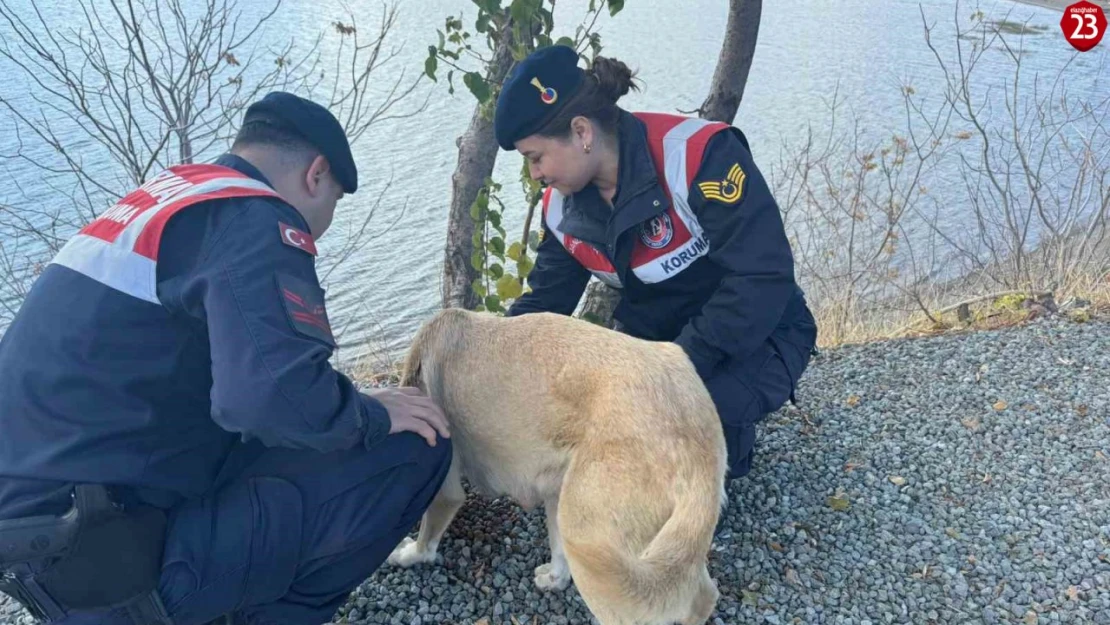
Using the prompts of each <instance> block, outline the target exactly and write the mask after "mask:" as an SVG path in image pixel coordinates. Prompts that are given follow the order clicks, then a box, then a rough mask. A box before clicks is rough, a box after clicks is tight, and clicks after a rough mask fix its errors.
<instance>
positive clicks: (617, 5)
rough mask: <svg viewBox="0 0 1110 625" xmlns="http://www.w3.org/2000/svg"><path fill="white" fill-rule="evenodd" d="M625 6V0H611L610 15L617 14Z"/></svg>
mask: <svg viewBox="0 0 1110 625" xmlns="http://www.w3.org/2000/svg"><path fill="white" fill-rule="evenodd" d="M623 8H624V0H609V15H611V16H612V15H616V14H617V13H620V11H621V9H623Z"/></svg>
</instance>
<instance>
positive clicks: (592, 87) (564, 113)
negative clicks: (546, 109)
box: [536, 56, 639, 137]
mask: <svg viewBox="0 0 1110 625" xmlns="http://www.w3.org/2000/svg"><path fill="white" fill-rule="evenodd" d="M634 77H635V73H634V72H633V71H632V70H630V69H628V66H627V65H625V64H624V63H622V62H620V61H618V60H616V59H611V58H606V57H603V56H599V57H597V58H595V59H594V63H593V67H592V68H590V69H587V70H586V79H585V81H583V83H582V87H581V88H580V89H579V90H578V93H575V94H574V97H572V98H571V100H570V101H569V102H567V104H566V105H565V106H563V108H562V110H561V111H559V113H558V114H556V115H555V117H553V118H552V119H551V121H549V122H547V123H546V124H544V126H543V127H542V128H540V129H539V130H538V131H536V134H539V135H540V136H544V137H565V136H567V135H569V134H570V121H571V120H572V119H574V118H575V117H578V116H582V117H587V118H589V119H590V120H592V121H593V122H595V123H597V124H598V125H600V126H601V128H602V130H603V131H604V133H605V134H606V135H609V136H614V135H616V132H617V119H618V117H619V115H620V108H618V107H617V100H619V99H620V98H621V96H623V95H624V94H626V93H628V91H629V89H634V90H637V91H639V88H638V87H637V86H636V85H635V84H633V82H632V81H633V79H634Z"/></svg>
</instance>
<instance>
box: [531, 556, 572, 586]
mask: <svg viewBox="0 0 1110 625" xmlns="http://www.w3.org/2000/svg"><path fill="white" fill-rule="evenodd" d="M569 583H570V571H569V570H568V569H567V568H566V567H565V566H562V567H556V566H555V565H554V564H552V563H551V562H548V563H547V564H541V565H539V566H537V567H536V588H539V589H540V590H566V587H567V584H569Z"/></svg>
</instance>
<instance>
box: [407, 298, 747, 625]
mask: <svg viewBox="0 0 1110 625" xmlns="http://www.w3.org/2000/svg"><path fill="white" fill-rule="evenodd" d="M401 385H402V386H415V387H418V388H419V389H421V390H422V391H424V392H425V393H427V394H428V395H429V396H430V397H431V398H432V399H433V400H434V401H435V402H436V403H437V404H438V405H439V406H440V407H441V408H442V409H443V411H444V413H445V414H446V416H447V420H448V423H449V425H450V427H451V440H452V444H453V449H454V454H453V460H452V463H451V467H450V469H449V471H448V474H447V477H446V479H445V481H444V483H443V485H442V486H441V488H440V490H439V492H438V494H437V495H436V497H435V498H434V500H433V501H432V503H431V504H430V506H429V507H428V509H427V510H426V511H425V514H424V516H423V518H422V519H421V522H420V530H419V534H418V537H417V538H416V539H415V540H413V539H412V538H411V537H407V538H405V539H404V540H403V541H402V542H401V543H400V544H399V545H398V546H397V547H396V548H395V549H394V551H393V553H392V554H391V555H390V556H389V563H390V564H392V565H395V566H401V567H409V566H412V565H415V564H418V563H426V562H432V561H434V560H435V557H436V550H437V548H438V546H439V542H440V539H441V538H442V536H443V534H444V531H445V530H446V528H447V526H448V525H449V524H450V522H451V519H452V518H453V517H454V516H455V514H456V512H458V510H459V508H460V507H461V506H462V505H463V502H464V500H465V498H466V493H465V491H464V487H463V480H464V479H465V480H466V481H467V482H468V483H469V484H470V485H471V487H472V488H474V489H475V490H476V491H477V492H479V493H482V494H484V495H487V496H494V497H496V496H508V497H510V498H511V499H512V500H514V501H515V502H516V503H517V504H518V505H520V506H521V508H523V509H525V510H532V509H534V508H535V507H536V506H538V505H541V504H542V505H543V507H544V509H545V513H546V522H547V531H548V539H549V542H550V547H551V561H550V562H549V563H547V564H544V565H542V566H539V567H537V568H536V569H535V584H536V586H537V587H539V588H540V589H542V590H563V589H565V588H566V587H567V585H568V584H569V583H570V582H571V581H572V580H573V582H574V584H575V586H576V588H577V589H578V591H579V593H580V594H581V596H582V598H583V600H585V602H586V605H587V607H588V608H589V610H590V611H591V612H592V613H593V615H594V617H595V618H596V619H597V621H598V622H599V623H600V625H633V624H635V625H656V624H658V625H670V624H672V623H681V624H682V625H699V624H701V623H705V622H706V621H707V620H708V619H709V617H710V615H711V614H712V613H713V610H714V609H715V606H716V604H717V600H718V598H719V596H720V594H719V591H718V590H717V585H716V583H715V582H714V581H713V579H712V577H710V574H709V569H708V566H707V562H708V552H709V549H710V545H711V543H712V540H713V533H714V529H715V526H716V524H717V521H718V518H719V516H720V514H721V512H722V510H723V508H724V506H725V502H726V497H725V472H726V468H727V464H726V448H725V439H724V434H723V431H722V429H721V425H720V421H719V420H718V415H717V411H716V407H715V405H714V403H713V400H712V398H711V397H710V396H709V392H708V391H707V390H706V388H705V385H704V384H703V383H702V381H701V379H700V378H699V377H698V375H697V372H696V371H695V369H694V366H693V364H692V363H691V362H690V360H689V359H688V358H687V357H686V354H685V352H684V351H683V350H682V348H681V347H679V346H678V345H676V344H674V343H667V342H654V341H647V340H643V339H638V338H634V337H631V336H627V335H624V334H621V333H618V332H615V331H612V330H609V329H607V328H604V327H601V326H598V325H595V324H592V323H590V322H587V321H584V320H580V319H576V318H573V317H567V316H564V315H558V314H554V313H534V314H528V315H522V316H517V317H499V316H496V315H493V314H489V313H476V312H469V311H465V310H461V309H447V310H443V311H441V312H439V313H437V314H436V315H435V316H434V317H433V318H432V319H430V320H428V321H427V322H425V323H424V324H423V325H422V326H421V327H420V329H419V330H418V331H417V334H416V336H415V338H414V339H413V343H412V345H411V346H410V348H409V351H408V354H407V356H406V358H405V361H404V365H403V370H402V374H401Z"/></svg>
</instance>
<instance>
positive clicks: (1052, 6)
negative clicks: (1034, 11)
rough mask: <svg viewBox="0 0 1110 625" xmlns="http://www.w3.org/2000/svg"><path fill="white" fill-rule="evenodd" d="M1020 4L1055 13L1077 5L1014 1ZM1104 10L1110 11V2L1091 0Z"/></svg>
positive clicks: (1070, 0)
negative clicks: (1050, 10)
mask: <svg viewBox="0 0 1110 625" xmlns="http://www.w3.org/2000/svg"><path fill="white" fill-rule="evenodd" d="M1013 1H1014V2H1017V3H1019V4H1028V5H1031V6H1035V7H1041V8H1042V9H1052V10H1053V11H1059V12H1061V13H1063V12H1064V9H1066V8H1067V7H1069V6H1071V5H1072V4H1075V0H1013ZM1089 1H1090V2H1092V3H1094V4H1097V5H1099V6H1101V7H1102V8H1103V10H1106V11H1110V1H1108V0H1089Z"/></svg>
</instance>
